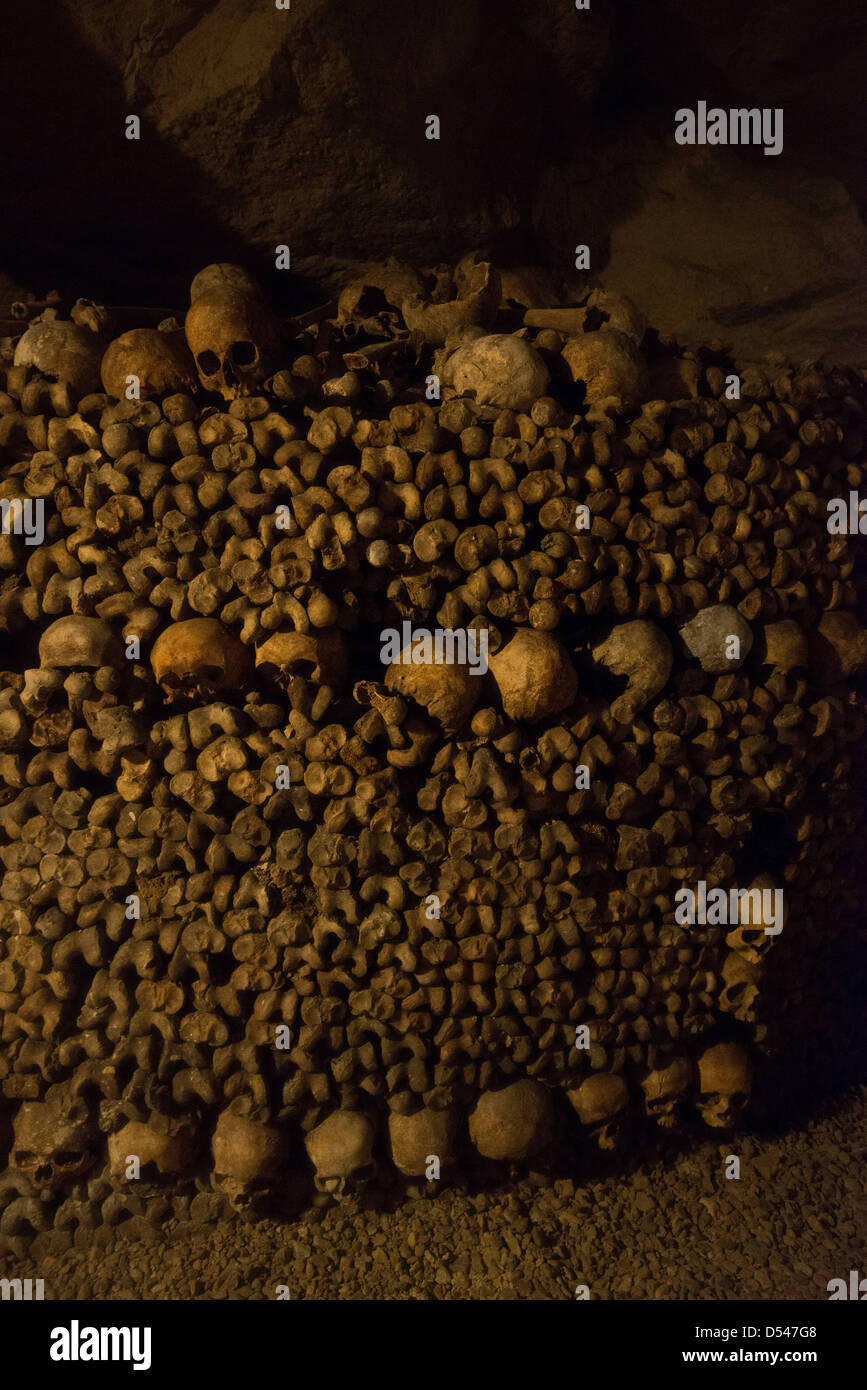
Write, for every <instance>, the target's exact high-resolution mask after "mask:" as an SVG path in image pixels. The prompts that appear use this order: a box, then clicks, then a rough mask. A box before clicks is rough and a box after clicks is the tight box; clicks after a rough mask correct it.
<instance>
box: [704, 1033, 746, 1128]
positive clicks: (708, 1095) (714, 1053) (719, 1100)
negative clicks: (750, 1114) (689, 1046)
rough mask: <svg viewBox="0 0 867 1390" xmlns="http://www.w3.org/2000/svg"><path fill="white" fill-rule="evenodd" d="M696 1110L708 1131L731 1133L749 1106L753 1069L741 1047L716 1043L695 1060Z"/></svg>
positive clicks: (734, 1044)
mask: <svg viewBox="0 0 867 1390" xmlns="http://www.w3.org/2000/svg"><path fill="white" fill-rule="evenodd" d="M698 1079H699V1097H698V1102H697V1104H698V1109H699V1111H700V1113H701V1117H702V1119H703V1120H704V1122H705V1124H706V1125H708V1126H709V1127H710V1128H711V1129H731V1128H732V1127H733V1126H734V1125H735V1124H737V1122H738V1120H739V1119H740V1117H741V1114H742V1113H743V1111H744V1110H745V1109H746V1107H747V1105H748V1104H749V1099H750V1095H751V1093H752V1089H753V1069H752V1065H751V1063H750V1059H749V1055H748V1053H747V1051H746V1049H745V1048H743V1047H741V1045H740V1043H733V1042H728V1043H715V1044H714V1045H713V1046H712V1047H709V1048H707V1049H706V1051H704V1052H703V1053H702V1055H701V1056H700V1057H699V1059H698Z"/></svg>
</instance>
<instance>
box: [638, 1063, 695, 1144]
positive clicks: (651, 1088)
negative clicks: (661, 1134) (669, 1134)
mask: <svg viewBox="0 0 867 1390" xmlns="http://www.w3.org/2000/svg"><path fill="white" fill-rule="evenodd" d="M694 1084H695V1067H694V1066H693V1064H692V1062H691V1060H690V1059H689V1058H688V1057H675V1059H674V1061H673V1062H671V1063H669V1065H668V1066H667V1067H661V1068H660V1069H658V1070H655V1071H649V1072H648V1073H647V1075H646V1076H645V1077H644V1079H643V1080H642V1082H641V1089H642V1091H643V1092H644V1108H645V1110H646V1112H647V1115H648V1117H649V1119H651V1120H653V1122H654V1124H657V1125H659V1127H660V1129H675V1128H676V1127H677V1125H678V1124H679V1123H680V1120H681V1118H682V1115H683V1110H684V1107H685V1106H686V1104H687V1102H688V1101H689V1099H690V1096H691V1094H692V1090H693V1087H694Z"/></svg>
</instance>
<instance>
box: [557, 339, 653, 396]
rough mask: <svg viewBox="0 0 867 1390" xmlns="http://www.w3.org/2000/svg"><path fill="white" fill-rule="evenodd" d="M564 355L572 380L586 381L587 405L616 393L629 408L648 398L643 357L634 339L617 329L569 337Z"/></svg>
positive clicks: (645, 367)
mask: <svg viewBox="0 0 867 1390" xmlns="http://www.w3.org/2000/svg"><path fill="white" fill-rule="evenodd" d="M562 356H563V361H564V362H565V363H566V365H567V367H568V368H569V371H570V373H571V375H572V380H573V381H581V382H583V383H584V386H585V389H586V393H587V402H588V404H590V405H596V404H597V403H598V402H599V401H602V400H605V399H607V398H608V397H609V396H616V397H618V398H619V400H620V401H621V402H622V404H623V405H624V406H625V407H626V408H627V409H628V408H629V407H632V406H636V405H639V404H640V403H641V402H642V401H643V400H644V399H645V397H646V394H647V366H646V364H645V361H644V358H643V357H642V355H641V353H640V351H639V349H638V348H637V347H636V345H635V343H634V342H633V340H632V339H631V338H628V337H627V336H626V334H625V333H620V332H619V331H618V330H617V329H616V328H600V329H599V331H598V332H596V333H580V334H578V336H577V337H574V338H569V340H568V341H567V342H566V344H565V345H564V347H563V352H562Z"/></svg>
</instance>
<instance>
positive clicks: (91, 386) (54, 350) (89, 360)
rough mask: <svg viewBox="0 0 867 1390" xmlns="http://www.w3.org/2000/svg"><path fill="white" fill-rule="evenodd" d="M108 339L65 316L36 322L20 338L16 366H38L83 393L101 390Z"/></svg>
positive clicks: (45, 372) (42, 372) (80, 394)
mask: <svg viewBox="0 0 867 1390" xmlns="http://www.w3.org/2000/svg"><path fill="white" fill-rule="evenodd" d="M104 350H105V341H104V339H102V338H99V337H97V335H96V334H95V333H91V331H90V329H89V328H81V327H80V326H79V325H78V324H76V323H69V322H68V321H67V320H65V319H46V320H45V322H43V323H33V324H31V325H30V327H29V328H28V329H27V330H26V332H24V333H23V334H22V335H21V337H20V338H19V339H18V342H17V344H16V347H15V366H16V367H35V368H36V370H37V371H38V372H40V373H41V374H42V376H44V377H48V378H49V379H53V380H55V381H61V382H63V381H65V382H68V383H69V385H70V386H71V387H72V388H73V390H75V391H76V392H77V393H78V395H79V396H86V395H89V394H90V393H91V392H92V391H98V390H99V364H100V360H101V358H102V354H103V351H104Z"/></svg>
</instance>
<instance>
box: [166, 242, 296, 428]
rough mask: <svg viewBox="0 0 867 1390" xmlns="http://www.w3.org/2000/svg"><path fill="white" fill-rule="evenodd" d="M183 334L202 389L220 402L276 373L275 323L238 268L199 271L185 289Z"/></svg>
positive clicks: (254, 387)
mask: <svg viewBox="0 0 867 1390" xmlns="http://www.w3.org/2000/svg"><path fill="white" fill-rule="evenodd" d="M184 331H185V333H186V338H187V344H188V345H189V349H190V351H191V353H192V354H193V357H194V359H195V363H196V369H197V371H198V373H199V379H200V380H201V382H202V385H203V386H204V387H205V388H206V389H207V390H208V391H217V392H219V394H220V395H221V396H223V397H224V398H225V399H226V400H229V401H231V400H235V399H236V398H237V397H239V396H249V395H251V394H253V393H254V392H255V391H257V390H258V389H259V388H260V387H261V385H262V383H263V382H264V380H265V379H266V377H268V376H270V375H271V374H272V373H273V372H274V370H275V369H276V366H277V360H278V356H279V347H280V325H279V322H278V320H277V318H276V317H275V315H274V314H273V313H272V311H271V307H270V305H269V304H268V302H267V300H266V298H265V296H264V294H263V292H262V290H261V288H260V287H259V285H258V284H257V283H256V281H255V280H254V279H253V278H252V276H250V275H248V274H247V272H246V271H245V270H242V269H241V267H240V266H235V265H224V264H218V265H209V266H206V267H205V269H204V270H201V271H199V274H198V275H197V276H196V277H195V279H194V280H193V283H192V285H191V286H190V308H189V310H188V312H187V316H186V320H185V323H184Z"/></svg>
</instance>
